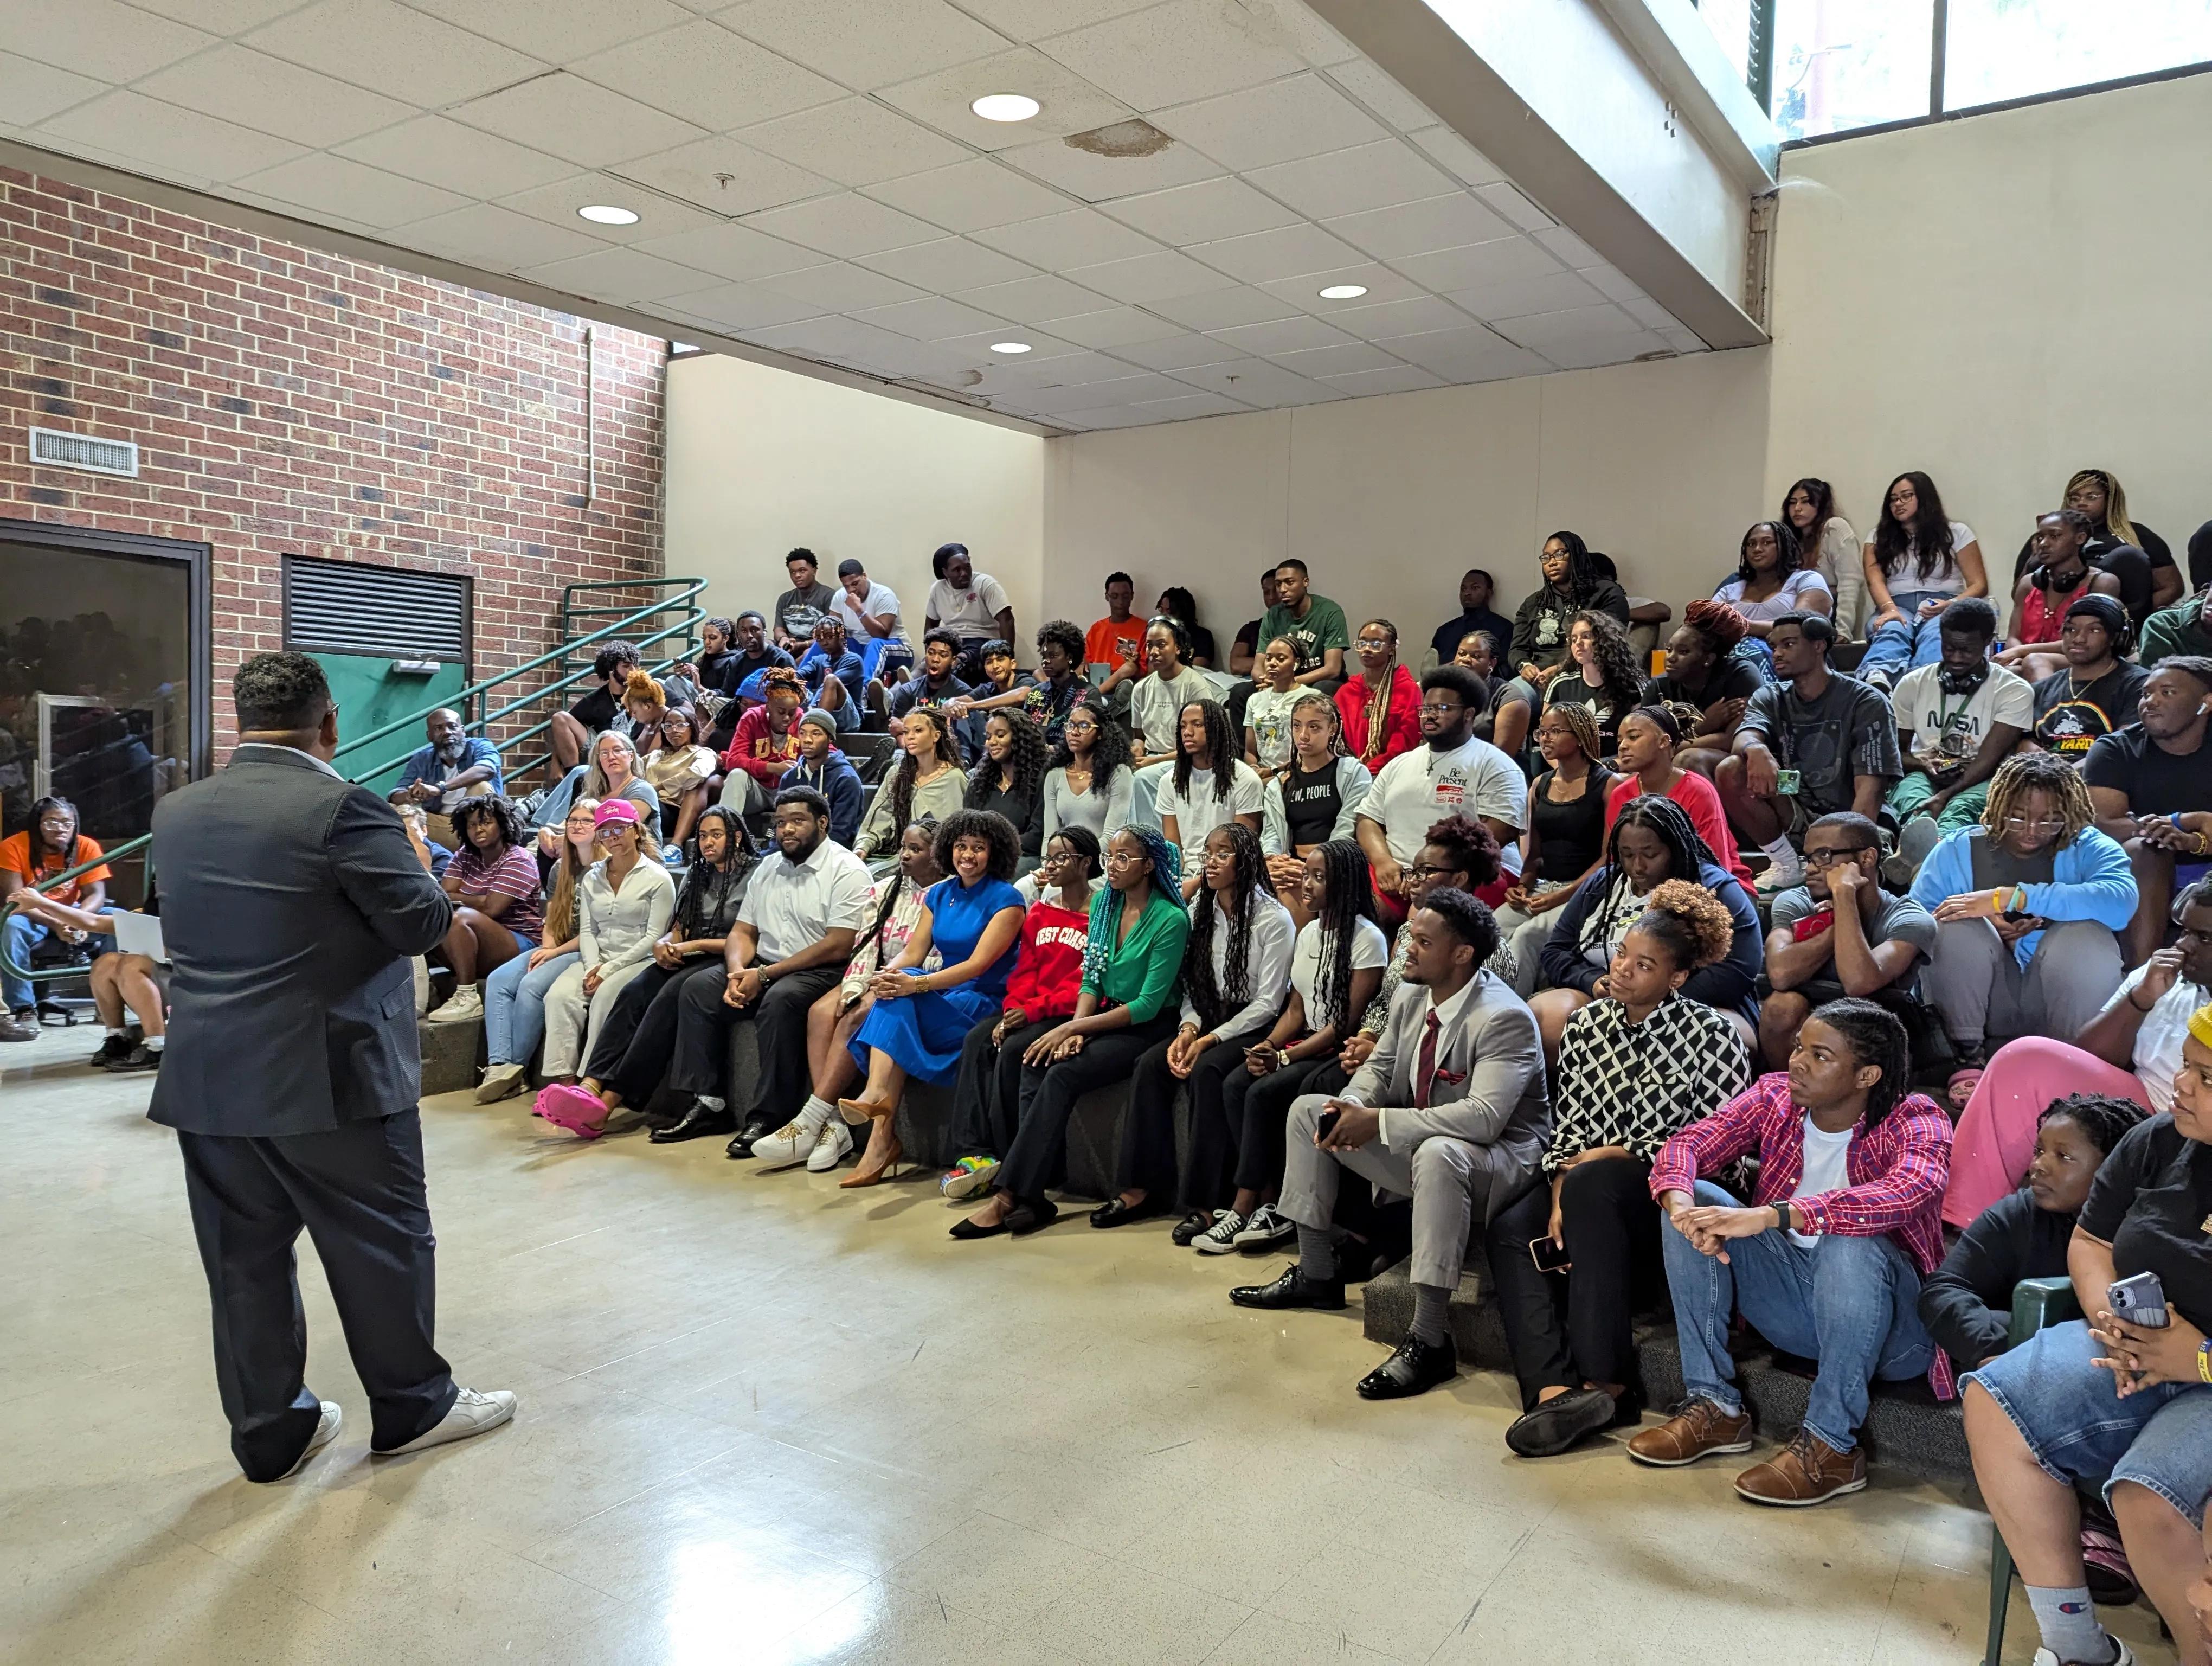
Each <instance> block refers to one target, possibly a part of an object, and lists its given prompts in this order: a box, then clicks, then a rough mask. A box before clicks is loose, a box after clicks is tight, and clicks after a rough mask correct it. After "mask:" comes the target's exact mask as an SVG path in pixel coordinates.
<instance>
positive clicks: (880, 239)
mask: <svg viewBox="0 0 2212 1666" xmlns="http://www.w3.org/2000/svg"><path fill="white" fill-rule="evenodd" d="M745 223H746V224H747V225H749V226H750V227H751V228H753V229H754V230H756V231H764V232H767V233H768V234H769V235H770V236H772V237H783V238H788V239H789V240H791V241H793V242H794V243H801V244H804V245H805V246H806V247H808V248H810V249H819V250H821V251H822V252H823V253H824V254H834V255H840V256H842V257H844V258H847V259H850V258H852V257H853V256H854V255H860V254H874V253H876V252H878V251H880V250H883V249H896V248H903V247H905V246H907V245H908V244H910V243H927V242H929V241H931V240H933V239H934V238H935V237H936V236H937V228H936V227H934V226H933V225H930V224H928V223H927V222H925V221H921V220H917V219H915V217H914V216H912V215H910V214H901V213H900V212H899V211H898V210H896V209H895V208H885V207H884V205H883V204H881V203H878V202H874V201H872V200H870V199H869V198H866V197H860V196H856V195H854V193H853V192H849V191H847V192H839V193H838V194H837V195H836V196H835V197H817V198H814V199H813V200H812V201H811V202H806V203H793V204H790V205H789V206H787V207H785V208H775V209H769V210H765V211H764V212H763V213H759V214H754V215H748V216H746V218H745Z"/></svg>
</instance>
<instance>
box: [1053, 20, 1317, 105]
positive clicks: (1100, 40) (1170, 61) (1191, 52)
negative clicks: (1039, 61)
mask: <svg viewBox="0 0 2212 1666" xmlns="http://www.w3.org/2000/svg"><path fill="white" fill-rule="evenodd" d="M1038 44H1039V46H1040V49H1041V50H1042V52H1044V53H1045V54H1046V56H1047V57H1049V58H1056V59H1058V60H1059V61H1060V63H1062V64H1066V66H1067V67H1068V68H1069V69H1071V70H1074V71H1075V73H1076V74H1078V75H1079V76H1082V77H1083V78H1084V79H1085V81H1087V82H1090V83H1091V85H1092V86H1094V87H1099V88H1104V89H1105V91H1106V92H1107V93H1109V94H1111V95H1112V96H1113V97H1115V98H1117V99H1119V100H1121V102H1122V103H1124V104H1126V105H1127V106H1130V107H1131V108H1132V109H1135V110H1158V109H1161V108H1164V106H1168V105H1171V104H1182V103H1185V102H1187V101H1188V100H1192V99H1202V98H1206V97H1209V96H1211V95H1212V94H1217V93H1227V92H1233V91H1235V90H1236V89H1237V88H1240V87H1252V86H1256V85H1257V84H1259V83H1260V82H1263V81H1273V80H1274V79H1275V78H1276V77H1277V76H1287V75H1290V74H1292V73H1293V72H1295V71H1297V70H1301V69H1304V67H1305V64H1304V59H1302V58H1299V57H1298V55H1297V52H1295V51H1294V50H1293V49H1292V48H1291V46H1290V45H1289V44H1287V42H1283V41H1278V40H1268V39H1267V38H1266V37H1265V36H1264V35H1263V34H1262V33H1261V31H1260V30H1257V29H1255V28H1253V27H1250V26H1249V17H1248V15H1246V14H1245V13H1244V12H1243V9H1241V8H1239V7H1234V6H1228V5H1223V4H1221V3H1219V0H1165V3H1164V4H1161V5H1157V6H1153V7H1151V8H1149V9H1146V10H1144V11H1140V12H1133V13H1131V14H1129V15H1127V16H1122V17H1116V18H1111V19H1109V20H1108V21H1105V22H1103V23H1093V24H1091V25H1090V26H1089V27H1086V28H1080V29H1074V30H1071V31H1070V32H1069V33H1066V34H1057V35H1054V36H1052V37H1050V38H1049V39H1048V40H1043V41H1041V42H1040V43H1038Z"/></svg>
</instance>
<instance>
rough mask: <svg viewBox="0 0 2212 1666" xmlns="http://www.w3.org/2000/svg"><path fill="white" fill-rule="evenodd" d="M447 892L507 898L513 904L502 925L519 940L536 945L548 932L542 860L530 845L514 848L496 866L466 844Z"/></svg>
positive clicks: (448, 872)
mask: <svg viewBox="0 0 2212 1666" xmlns="http://www.w3.org/2000/svg"><path fill="white" fill-rule="evenodd" d="M446 884H447V891H449V892H450V891H459V892H460V893H461V894H462V895H464V896H466V897H486V896H489V897H508V898H510V899H511V900H510V901H509V902H508V903H507V912H506V913H504V914H502V915H500V916H499V923H500V924H501V925H502V926H504V927H507V930H509V931H511V932H513V933H514V934H515V935H516V936H517V937H526V938H528V939H530V940H531V941H532V942H533V943H534V942H536V941H537V940H538V937H539V936H540V935H541V934H543V933H544V930H545V908H544V903H542V902H541V901H540V900H539V897H538V858H537V857H536V856H534V855H532V854H531V850H530V847H529V846H527V845H510V846H509V847H507V849H506V850H504V851H503V852H501V854H500V858H499V860H497V861H495V862H489V863H487V862H486V861H485V860H484V859H483V852H482V851H480V850H478V849H477V848H476V847H475V846H474V845H471V844H464V845H463V846H462V847H461V848H460V850H459V853H458V854H455V856H454V857H453V862H452V864H451V865H450V866H447V869H446Z"/></svg>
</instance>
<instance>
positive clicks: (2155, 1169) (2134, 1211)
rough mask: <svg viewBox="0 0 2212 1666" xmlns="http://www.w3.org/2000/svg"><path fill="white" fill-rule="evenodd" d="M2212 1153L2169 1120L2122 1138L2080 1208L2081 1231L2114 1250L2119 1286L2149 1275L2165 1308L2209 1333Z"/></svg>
mask: <svg viewBox="0 0 2212 1666" xmlns="http://www.w3.org/2000/svg"><path fill="white" fill-rule="evenodd" d="M2208 1225H2212V1146H2203V1145H2199V1144H2198V1143H2197V1141H2196V1140H2191V1139H2187V1138H2185V1136H2184V1135H2183V1134H2182V1132H2181V1130H2180V1129H2179V1128H2176V1127H2174V1125H2173V1118H2172V1116H2171V1115H2170V1114H2169V1115H2164V1116H2154V1117H2151V1118H2150V1119H2149V1120H2148V1121H2147V1122H2139V1123H2137V1124H2136V1126H2135V1127H2134V1128H2130V1129H2129V1130H2128V1132H2127V1134H2125V1135H2124V1136H2123V1137H2122V1139H2121V1140H2120V1143H2119V1144H2118V1145H2117V1146H2113V1147H2112V1155H2111V1156H2110V1157H2107V1158H2106V1159H2105V1166H2104V1167H2103V1168H2101V1169H2100V1170H2097V1177H2096V1179H2095V1180H2093V1181H2092V1182H2091V1183H2090V1185H2089V1199H2088V1201H2087V1202H2086V1203H2084V1204H2083V1205H2082V1206H2081V1230H2082V1231H2085V1232H2087V1234H2088V1235H2089V1236H2090V1237H2093V1238H2098V1239H2100V1240H2102V1241H2103V1242H2104V1243H2109V1244H2111V1245H2112V1266H2113V1268H2115V1270H2117V1271H2118V1274H2119V1275H2120V1276H2121V1277H2122V1278H2130V1277H2132V1276H2133V1275H2134V1274H2137V1273H2155V1274H2158V1281H2159V1282H2160V1284H2162V1285H2164V1286H2166V1303H2167V1304H2168V1305H2169V1306H2170V1307H2172V1309H2173V1310H2174V1311H2175V1312H2177V1313H2179V1314H2180V1315H2181V1316H2182V1317H2183V1318H2185V1319H2186V1320H2188V1321H2189V1322H2190V1323H2191V1324H2192V1325H2195V1326H2196V1327H2197V1329H2199V1330H2203V1331H2212V1231H2207V1230H2206V1229H2207V1226H2208Z"/></svg>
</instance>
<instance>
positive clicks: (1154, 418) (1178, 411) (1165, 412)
mask: <svg viewBox="0 0 2212 1666" xmlns="http://www.w3.org/2000/svg"><path fill="white" fill-rule="evenodd" d="M1136 409H1137V410H1139V411H1141V412H1142V413H1143V415H1144V418H1145V420H1146V421H1147V422H1152V423H1182V422H1188V421H1189V420H1190V419H1191V418H1192V417H1239V416H1243V414H1245V413H1246V412H1248V411H1249V410H1251V409H1252V407H1251V406H1250V405H1246V404H1237V401H1236V400H1234V399H1232V398H1228V397H1227V396H1226V395H1225V394H1220V393H1179V394H1177V395H1176V397H1175V398H1172V399H1146V400H1145V401H1143V402H1142V403H1141V404H1139V405H1138V406H1137V407H1136Z"/></svg>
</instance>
